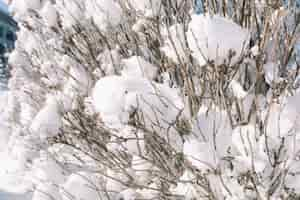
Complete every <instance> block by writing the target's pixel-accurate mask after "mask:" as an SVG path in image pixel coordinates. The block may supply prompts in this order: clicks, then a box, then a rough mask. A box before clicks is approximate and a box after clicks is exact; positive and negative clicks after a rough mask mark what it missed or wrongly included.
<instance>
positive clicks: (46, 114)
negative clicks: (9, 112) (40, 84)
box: [30, 97, 62, 140]
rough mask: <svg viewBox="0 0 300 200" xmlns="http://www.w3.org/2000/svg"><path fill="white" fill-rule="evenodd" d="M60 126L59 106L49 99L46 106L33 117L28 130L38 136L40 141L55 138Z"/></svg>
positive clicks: (51, 98)
mask: <svg viewBox="0 0 300 200" xmlns="http://www.w3.org/2000/svg"><path fill="white" fill-rule="evenodd" d="M61 126H62V121H61V116H60V113H59V104H58V102H57V100H56V99H54V98H53V97H49V99H48V102H47V103H46V105H45V106H44V107H43V108H42V109H41V110H40V112H39V113H38V114H37V115H36V116H35V118H34V119H33V121H32V124H31V126H30V130H31V131H32V132H33V133H35V134H37V135H39V136H40V139H41V140H45V139H47V138H48V137H51V136H55V135H57V134H58V133H59V130H60V128H61Z"/></svg>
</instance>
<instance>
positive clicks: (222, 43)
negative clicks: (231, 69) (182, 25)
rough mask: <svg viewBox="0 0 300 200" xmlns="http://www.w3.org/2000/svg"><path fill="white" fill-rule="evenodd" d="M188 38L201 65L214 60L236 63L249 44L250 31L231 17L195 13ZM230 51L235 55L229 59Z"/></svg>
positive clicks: (216, 62) (217, 63)
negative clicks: (230, 18)
mask: <svg viewBox="0 0 300 200" xmlns="http://www.w3.org/2000/svg"><path fill="white" fill-rule="evenodd" d="M187 40H188V44H189V47H190V49H191V51H192V55H193V56H194V58H196V59H197V60H198V62H199V63H200V65H205V64H206V63H207V61H214V63H215V64H216V65H220V64H222V63H224V62H226V63H228V62H229V61H230V64H231V65H232V64H235V63H236V62H237V61H238V60H239V58H240V57H241V56H242V55H243V52H244V49H245V48H246V47H247V45H248V40H249V32H248V30H246V29H243V28H242V27H240V26H239V25H237V24H235V23H234V22H232V21H231V20H229V19H226V18H223V17H220V16H217V15H215V16H209V15H203V14H201V15H193V16H192V20H191V22H190V24H189V30H188V32H187ZM230 51H232V52H234V56H233V57H232V58H231V59H230V60H229V59H228V58H229V57H230Z"/></svg>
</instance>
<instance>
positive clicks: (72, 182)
mask: <svg viewBox="0 0 300 200" xmlns="http://www.w3.org/2000/svg"><path fill="white" fill-rule="evenodd" d="M99 186H100V182H99V179H98V177H97V176H95V174H92V173H88V172H78V173H74V174H71V175H70V176H69V178H68V179H67V181H66V182H65V183H64V185H63V189H61V194H62V200H69V199H74V200H91V199H98V198H100V199H101V198H104V196H103V194H102V196H101V192H98V191H97V188H98V187H99Z"/></svg>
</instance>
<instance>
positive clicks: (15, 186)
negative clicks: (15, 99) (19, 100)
mask: <svg viewBox="0 0 300 200" xmlns="http://www.w3.org/2000/svg"><path fill="white" fill-rule="evenodd" d="M7 93H8V91H7V90H1V91H0V120H1V121H2V115H1V114H2V113H3V109H4V107H5V104H6V102H7ZM6 137H7V135H6V133H3V132H1V133H0V145H1V147H0V200H29V199H31V194H30V193H25V192H24V188H26V187H27V185H26V184H24V183H23V182H22V183H21V182H20V181H19V180H20V177H21V176H22V175H20V174H18V173H10V172H9V171H8V169H10V168H11V167H13V166H14V165H13V163H12V162H13V159H12V158H10V157H9V156H8V154H7V153H6V152H5V151H3V149H5V145H6V142H5V141H6Z"/></svg>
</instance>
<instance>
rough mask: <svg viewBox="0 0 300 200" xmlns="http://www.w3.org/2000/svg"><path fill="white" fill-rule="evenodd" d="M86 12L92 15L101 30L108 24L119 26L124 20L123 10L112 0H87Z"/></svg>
mask: <svg viewBox="0 0 300 200" xmlns="http://www.w3.org/2000/svg"><path fill="white" fill-rule="evenodd" d="M85 6H86V13H87V16H88V17H91V18H92V19H93V20H94V22H95V24H96V25H97V26H98V27H99V28H100V30H106V28H107V27H108V26H117V25H119V24H120V23H121V22H122V10H121V8H120V7H119V5H118V4H117V3H115V2H114V1H111V0H90V1H85Z"/></svg>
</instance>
